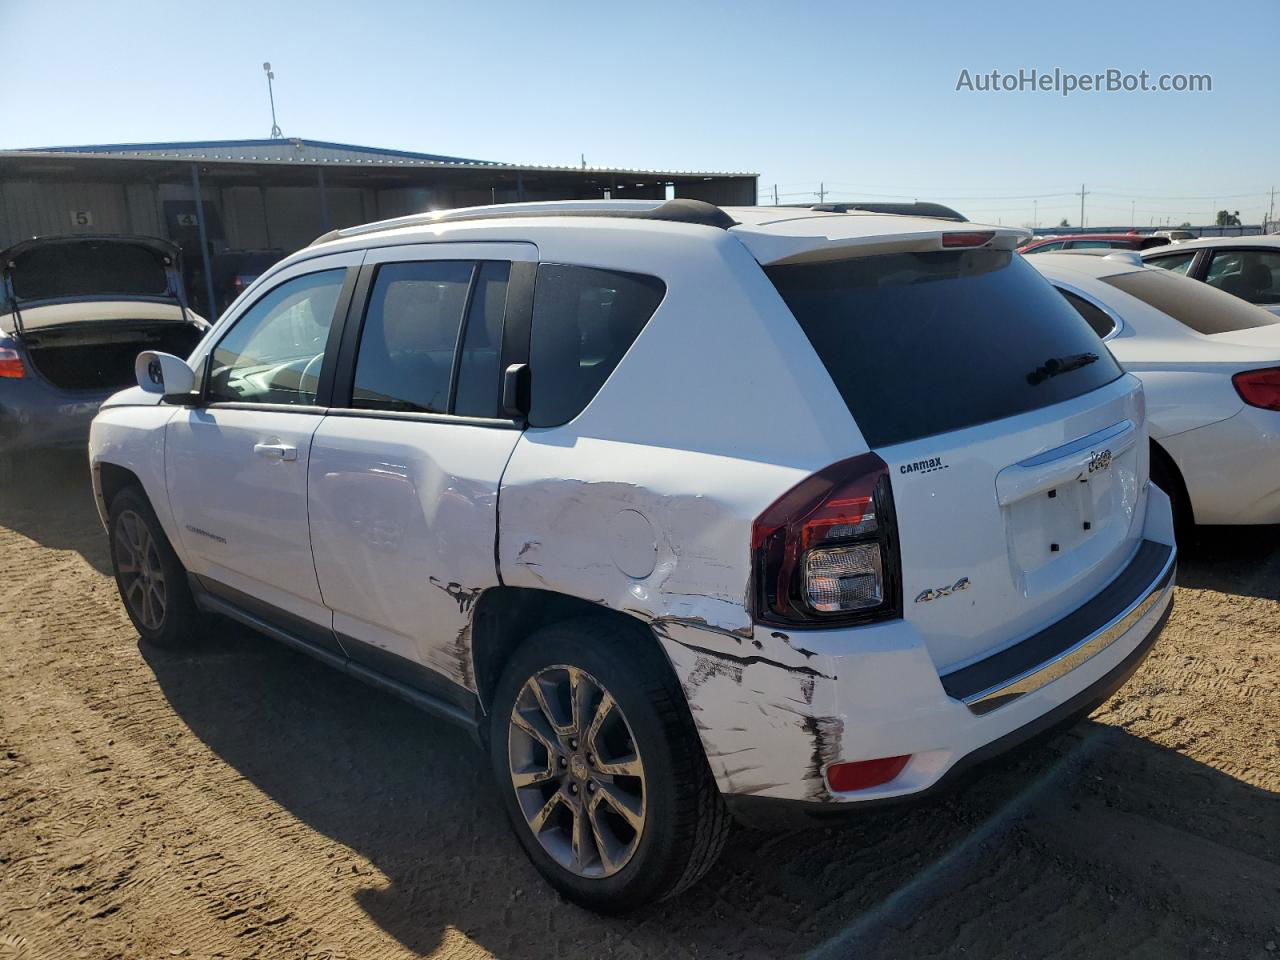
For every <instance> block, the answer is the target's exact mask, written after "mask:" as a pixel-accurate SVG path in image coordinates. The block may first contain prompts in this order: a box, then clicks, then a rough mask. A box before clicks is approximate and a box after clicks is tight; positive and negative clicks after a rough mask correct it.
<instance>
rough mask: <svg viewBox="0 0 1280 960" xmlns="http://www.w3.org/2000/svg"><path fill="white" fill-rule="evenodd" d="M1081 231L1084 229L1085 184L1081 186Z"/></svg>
mask: <svg viewBox="0 0 1280 960" xmlns="http://www.w3.org/2000/svg"><path fill="white" fill-rule="evenodd" d="M1080 229H1081V230H1083V229H1084V184H1083V183H1082V184H1080Z"/></svg>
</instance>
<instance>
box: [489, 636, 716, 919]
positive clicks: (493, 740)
mask: <svg viewBox="0 0 1280 960" xmlns="http://www.w3.org/2000/svg"><path fill="white" fill-rule="evenodd" d="M623 627H624V629H623V631H622V633H623V635H620V631H619V625H618V623H617V622H615V621H613V620H610V619H608V618H586V619H582V620H572V621H567V622H564V623H559V624H554V625H552V626H549V627H545V628H543V629H541V630H539V631H537V632H536V633H534V634H533V635H532V636H530V637H529V638H528V640H526V641H525V642H524V643H523V644H522V645H521V646H520V647H519V648H518V649H517V650H516V652H515V653H514V654H513V655H512V657H511V660H510V661H509V662H508V664H507V666H506V668H505V669H504V671H503V673H502V677H501V679H500V680H499V681H498V686H497V690H496V692H495V696H494V701H493V709H492V714H491V717H490V741H489V742H490V755H491V758H492V763H493V772H494V777H495V779H496V780H497V783H498V790H499V792H500V793H501V795H502V801H503V806H504V807H505V808H506V811H507V815H508V818H509V819H510V821H511V826H512V828H513V829H514V830H515V832H516V836H517V837H518V838H519V840H520V843H521V845H522V846H523V847H524V850H525V853H526V854H528V856H529V859H530V860H532V861H533V865H534V866H535V867H537V869H538V870H539V872H541V873H542V875H543V876H544V877H546V879H547V880H548V881H549V882H550V883H551V885H552V886H553V887H555V888H556V889H557V890H558V891H559V892H560V893H561V894H562V895H563V896H564V897H565V898H566V899H568V900H571V901H573V902H574V903H577V904H579V905H581V906H583V907H586V908H588V909H590V910H596V911H599V912H602V913H623V912H626V911H629V910H634V909H636V908H637V907H640V906H642V905H644V904H646V903H651V902H653V901H655V900H661V899H664V898H666V897H670V896H673V895H674V894H677V893H679V892H680V891H682V890H684V889H685V888H686V887H688V886H690V885H691V884H693V883H694V882H695V881H696V880H698V879H699V878H700V877H701V876H702V875H703V874H704V873H705V872H706V871H707V870H708V869H710V867H711V866H712V864H714V863H715V861H716V858H717V857H718V856H719V855H720V851H721V850H722V849H723V847H724V843H725V840H726V839H727V837H728V834H729V827H730V818H729V812H728V809H727V808H726V807H725V804H724V800H723V799H722V798H721V796H720V792H719V790H718V789H717V787H716V784H715V781H714V779H713V778H712V776H711V771H710V769H709V768H708V767H707V761H706V757H705V755H704V754H703V750H702V742H701V740H700V739H699V737H698V733H697V731H696V730H695V729H694V726H693V720H692V718H691V716H690V714H689V708H688V706H687V704H686V703H685V700H684V693H683V691H682V690H681V689H680V686H679V684H678V683H677V682H676V679H675V677H674V676H673V675H672V673H671V668H670V666H669V665H668V663H667V662H666V660H665V659H664V658H663V656H662V654H661V652H660V650H659V649H658V647H657V645H656V644H655V643H654V642H653V641H652V639H651V638H649V637H646V636H641V635H639V631H636V633H637V635H636V636H635V637H632V635H631V633H630V631H627V630H626V627H625V625H623ZM575 701H576V702H577V703H578V704H579V707H578V709H577V710H576V711H575V710H574V709H573V708H572V704H573V703H574V702H575Z"/></svg>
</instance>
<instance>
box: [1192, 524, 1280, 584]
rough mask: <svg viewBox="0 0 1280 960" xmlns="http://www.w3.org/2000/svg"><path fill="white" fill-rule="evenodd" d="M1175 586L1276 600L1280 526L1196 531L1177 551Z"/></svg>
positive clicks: (1214, 528) (1207, 528) (1279, 573)
mask: <svg viewBox="0 0 1280 960" xmlns="http://www.w3.org/2000/svg"><path fill="white" fill-rule="evenodd" d="M1178 586H1180V587H1188V588H1190V589H1193V590H1217V591H1219V592H1220V593H1234V594H1237V595H1239V596H1249V597H1261V598H1263V599H1267V600H1278V599H1280V526H1259V527H1198V528H1197V529H1196V536H1195V539H1194V540H1193V542H1192V543H1190V544H1187V545H1186V546H1184V547H1182V548H1181V549H1180V551H1179V556H1178Z"/></svg>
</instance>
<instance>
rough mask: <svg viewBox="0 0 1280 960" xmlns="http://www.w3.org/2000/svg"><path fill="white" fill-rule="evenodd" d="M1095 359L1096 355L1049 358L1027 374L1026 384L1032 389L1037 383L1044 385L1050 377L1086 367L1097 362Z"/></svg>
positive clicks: (1081, 354)
mask: <svg viewBox="0 0 1280 960" xmlns="http://www.w3.org/2000/svg"><path fill="white" fill-rule="evenodd" d="M1097 359H1098V355H1097V354H1096V353H1073V354H1071V355H1070V356H1066V357H1050V358H1049V359H1048V360H1046V361H1045V362H1044V363H1042V364H1041V365H1040V366H1038V367H1036V368H1035V369H1034V370H1032V371H1031V372H1030V373H1028V374H1027V383H1029V384H1031V385H1032V386H1033V387H1034V386H1035V385H1036V384H1037V383H1044V382H1045V381H1046V380H1048V379H1049V378H1050V377H1056V376H1057V375H1058V374H1060V373H1067V372H1069V371H1071V370H1079V369H1080V368H1081V367H1087V366H1088V365H1089V364H1091V363H1095V362H1097Z"/></svg>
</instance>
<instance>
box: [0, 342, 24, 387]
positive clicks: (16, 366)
mask: <svg viewBox="0 0 1280 960" xmlns="http://www.w3.org/2000/svg"><path fill="white" fill-rule="evenodd" d="M26 375H27V371H26V369H25V368H24V367H23V366H22V357H20V356H18V351H17V350H10V349H9V348H8V347H0V377H3V378H4V379H6V380H21V379H22V378H23V377H25V376H26Z"/></svg>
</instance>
